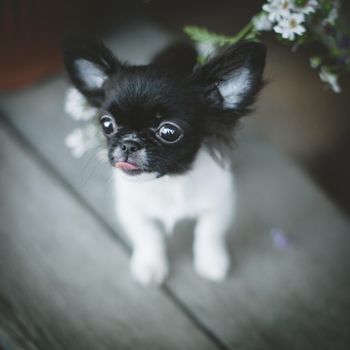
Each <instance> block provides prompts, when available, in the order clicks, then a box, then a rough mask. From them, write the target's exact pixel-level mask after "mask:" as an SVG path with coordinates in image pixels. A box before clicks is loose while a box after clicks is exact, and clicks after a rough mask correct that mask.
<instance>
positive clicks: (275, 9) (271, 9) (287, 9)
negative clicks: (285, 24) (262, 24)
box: [262, 0, 295, 22]
mask: <svg viewBox="0 0 350 350" xmlns="http://www.w3.org/2000/svg"><path fill="white" fill-rule="evenodd" d="M262 8H263V10H264V11H266V12H267V13H268V18H269V20H270V21H271V22H278V21H280V20H281V19H283V18H289V16H290V15H291V11H292V10H293V9H294V8H295V6H294V3H293V2H292V0H269V1H268V3H267V4H265V5H263V7H262Z"/></svg>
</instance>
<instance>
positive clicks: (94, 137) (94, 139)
mask: <svg viewBox="0 0 350 350" xmlns="http://www.w3.org/2000/svg"><path fill="white" fill-rule="evenodd" d="M65 145H66V146H67V147H68V148H69V149H70V150H71V152H72V155H73V156H74V157H75V158H80V157H81V156H83V155H84V153H85V152H86V151H88V150H90V149H92V148H94V147H97V146H98V145H99V129H98V126H97V125H95V124H89V125H87V126H85V127H84V128H77V129H74V130H73V131H72V132H71V133H70V134H69V135H67V137H66V138H65Z"/></svg>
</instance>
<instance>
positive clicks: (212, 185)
mask: <svg viewBox="0 0 350 350" xmlns="http://www.w3.org/2000/svg"><path fill="white" fill-rule="evenodd" d="M136 177H137V176H136ZM141 177H142V175H141ZM151 177H152V174H151ZM114 180H115V194H116V197H117V198H116V200H117V213H118V217H119V220H120V222H121V224H122V225H123V227H124V229H125V232H126V233H127V235H128V236H129V238H130V241H131V243H132V246H133V255H132V259H131V270H132V273H133V275H134V277H135V278H136V279H137V280H138V281H139V282H140V283H143V284H150V283H155V284H161V283H163V282H164V280H165V279H166V277H167V275H168V262H167V258H166V247H165V242H164V236H163V234H162V231H161V229H160V227H159V226H157V224H156V223H155V220H159V221H160V222H162V223H163V225H164V228H165V229H166V231H167V232H168V233H169V232H171V230H172V228H173V226H174V224H175V223H176V221H178V220H180V219H184V218H194V219H197V224H196V227H195V239H194V245H193V253H194V266H195V269H196V271H197V272H198V273H199V274H200V275H202V276H204V277H207V278H209V279H211V280H221V279H223V278H224V277H225V276H226V274H227V272H228V270H229V265H230V260H229V255H228V253H227V251H226V248H225V234H226V232H227V230H228V228H229V225H230V223H231V221H232V218H233V215H234V197H233V179H232V174H231V171H230V170H229V169H223V168H221V167H220V166H219V165H218V164H217V163H216V162H215V161H214V160H213V159H212V158H211V156H210V155H209V154H208V153H207V152H205V151H204V150H201V151H200V152H199V154H198V156H197V158H196V160H195V163H194V166H193V169H192V170H191V171H190V172H189V173H187V174H185V175H178V176H163V177H161V178H159V179H154V177H153V180H151V181H146V182H145V181H141V182H138V181H135V176H126V175H125V174H123V173H122V172H121V171H120V170H116V171H115V176H114ZM130 180H133V181H130Z"/></svg>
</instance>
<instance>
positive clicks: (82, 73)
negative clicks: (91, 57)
mask: <svg viewBox="0 0 350 350" xmlns="http://www.w3.org/2000/svg"><path fill="white" fill-rule="evenodd" d="M75 66H76V68H77V71H78V74H79V77H80V79H81V80H82V81H83V82H84V83H85V85H86V87H88V88H90V89H99V88H101V87H102V85H103V83H104V82H105V81H106V79H107V75H106V74H105V73H104V72H103V71H102V70H101V69H100V68H99V67H98V66H97V65H96V64H94V63H92V62H90V61H88V60H85V59H79V60H77V61H76V62H75Z"/></svg>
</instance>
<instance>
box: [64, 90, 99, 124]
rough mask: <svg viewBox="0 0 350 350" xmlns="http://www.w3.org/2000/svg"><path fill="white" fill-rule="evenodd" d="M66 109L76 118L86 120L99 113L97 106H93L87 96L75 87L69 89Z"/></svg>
mask: <svg viewBox="0 0 350 350" xmlns="http://www.w3.org/2000/svg"><path fill="white" fill-rule="evenodd" d="M64 110H65V111H66V113H67V114H69V115H70V116H71V117H72V118H73V119H75V120H82V121H86V120H89V119H92V118H94V117H95V116H96V115H97V108H95V107H93V106H91V105H90V104H89V103H88V101H87V100H86V98H85V97H84V96H83V95H82V94H81V93H80V92H79V91H78V90H77V89H75V88H70V89H69V90H68V92H67V96H66V100H65V104H64Z"/></svg>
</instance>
